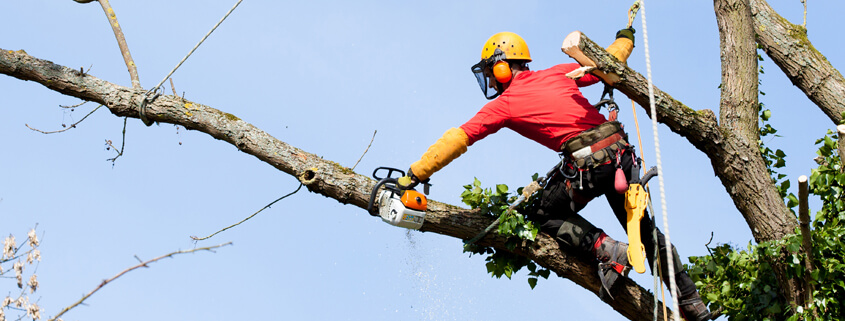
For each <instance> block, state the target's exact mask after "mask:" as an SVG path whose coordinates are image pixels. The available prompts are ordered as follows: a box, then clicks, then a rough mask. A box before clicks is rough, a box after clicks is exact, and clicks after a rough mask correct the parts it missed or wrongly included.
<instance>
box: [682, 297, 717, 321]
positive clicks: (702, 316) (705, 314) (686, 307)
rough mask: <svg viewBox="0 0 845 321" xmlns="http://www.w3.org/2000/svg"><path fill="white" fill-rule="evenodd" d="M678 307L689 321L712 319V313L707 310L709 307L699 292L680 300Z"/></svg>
mask: <svg viewBox="0 0 845 321" xmlns="http://www.w3.org/2000/svg"><path fill="white" fill-rule="evenodd" d="M678 305H679V306H680V309H681V315H682V316H683V317H684V319H685V320H687V321H704V320H710V319H711V318H712V317H711V315H710V311H708V310H707V305H705V304H704V302H702V301H701V297H700V296H699V295H698V291H696V292H693V293H692V294H690V295H688V296H686V297H683V298H680V300H679V303H678Z"/></svg>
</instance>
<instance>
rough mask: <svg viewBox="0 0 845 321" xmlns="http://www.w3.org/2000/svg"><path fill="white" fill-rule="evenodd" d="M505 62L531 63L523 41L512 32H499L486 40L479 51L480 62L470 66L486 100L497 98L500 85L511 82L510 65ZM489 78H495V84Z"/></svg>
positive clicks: (500, 88)
mask: <svg viewBox="0 0 845 321" xmlns="http://www.w3.org/2000/svg"><path fill="white" fill-rule="evenodd" d="M505 60H525V61H526V62H529V61H531V53H530V52H529V51H528V45H526V44H525V40H524V39H522V37H520V36H519V35H517V34H515V33H513V32H500V33H497V34H495V35H493V36H492V37H490V39H487V42H485V43H484V48H482V49H481V61H480V62H478V63H477V64H475V65H473V66H472V72H473V74H475V78H476V80H478V85H479V86H480V87H481V91H482V92H483V93H484V97H486V98H487V99H493V98H496V97H497V96H499V94H501V92H502V84H505V83H507V82H509V81H511V78H512V77H513V74H512V72H511V68H510V65H509V64H508V62H507V61H505ZM490 78H495V79H496V82H493V81H492V79H490Z"/></svg>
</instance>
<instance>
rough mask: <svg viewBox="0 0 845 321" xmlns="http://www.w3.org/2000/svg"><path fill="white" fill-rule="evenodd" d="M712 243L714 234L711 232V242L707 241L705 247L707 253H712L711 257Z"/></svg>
mask: <svg viewBox="0 0 845 321" xmlns="http://www.w3.org/2000/svg"><path fill="white" fill-rule="evenodd" d="M710 242H713V232H712V231H711V232H710V240H709V241H707V244H704V247H705V248H707V252H709V253H710V256H711V257H712V256H713V251H710Z"/></svg>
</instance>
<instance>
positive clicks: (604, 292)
mask: <svg viewBox="0 0 845 321" xmlns="http://www.w3.org/2000/svg"><path fill="white" fill-rule="evenodd" d="M592 252H593V254H595V256H596V259H598V260H599V280H601V285H602V287H601V289H600V290H599V297H600V298H602V299H605V296H607V297H609V298H610V300H613V296H612V295H610V289H611V288H612V287H613V284H614V283H616V280H617V279H618V278H619V276H620V275H622V276H628V271H630V270H631V265H630V264H628V244H625V243H622V242H619V241H616V240H614V239H612V238H610V236H607V234H604V232H602V233H601V235H599V237H598V239H597V240H596V243H595V245H593V251H592Z"/></svg>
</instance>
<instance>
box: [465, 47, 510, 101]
mask: <svg viewBox="0 0 845 321" xmlns="http://www.w3.org/2000/svg"><path fill="white" fill-rule="evenodd" d="M504 58H505V53H504V52H502V50H500V49H496V52H495V53H494V54H493V55H492V56H490V58H487V59H481V61H479V62H478V63H477V64H475V65H473V66H472V74H473V75H474V76H475V80H476V81H478V86H479V87H481V92H482V93H484V98H487V99H488V100H490V99H493V98H496V97H498V96H499V94H501V93H502V84H500V83H499V82H497V81H496V80H495V78H494V77H493V70H492V67H493V65H495V64H496V63H497V62H499V61H500V60H504Z"/></svg>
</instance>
